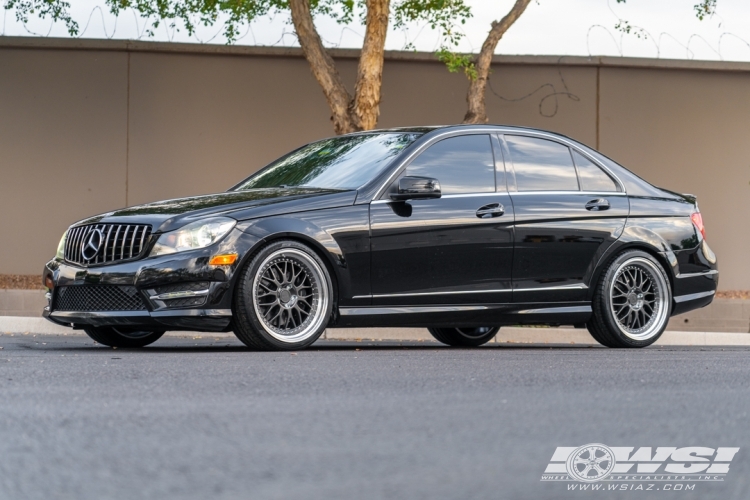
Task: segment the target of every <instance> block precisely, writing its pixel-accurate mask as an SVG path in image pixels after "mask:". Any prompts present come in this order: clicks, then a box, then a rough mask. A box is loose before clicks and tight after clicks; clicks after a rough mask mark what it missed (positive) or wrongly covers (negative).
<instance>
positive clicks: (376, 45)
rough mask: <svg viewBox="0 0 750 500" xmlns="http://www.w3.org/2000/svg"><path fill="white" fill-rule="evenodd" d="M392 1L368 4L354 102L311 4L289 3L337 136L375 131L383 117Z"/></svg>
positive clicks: (307, 1) (304, 1)
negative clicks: (381, 101)
mask: <svg viewBox="0 0 750 500" xmlns="http://www.w3.org/2000/svg"><path fill="white" fill-rule="evenodd" d="M390 3H391V1H390V0H367V1H366V5H367V25H366V31H365V40H364V43H363V45H362V52H361V55H360V58H359V67H358V69H357V83H356V85H355V88H354V98H352V97H351V95H349V92H348V91H347V90H346V87H345V86H344V84H343V83H342V81H341V77H340V76H339V73H338V71H337V70H336V63H335V62H334V61H333V59H332V58H331V56H330V55H329V54H328V52H327V51H326V49H325V47H323V42H322V41H321V39H320V35H318V32H317V31H316V29H315V24H314V23H313V18H312V13H311V11H310V0H289V7H290V9H291V11H292V22H293V23H294V29H295V31H296V32H297V38H298V39H299V43H300V46H301V47H302V51H303V52H304V54H305V58H306V59H307V62H308V63H310V69H311V70H312V73H313V76H315V79H316V80H317V81H318V83H319V84H320V86H321V88H322V89H323V94H325V96H326V100H327V101H328V106H329V107H330V108H331V120H332V121H333V129H334V131H335V132H336V134H346V133H349V132H356V131H359V130H370V129H373V128H375V125H377V123H378V117H379V115H380V90H381V86H382V82H383V56H384V51H385V36H386V32H387V31H388V16H389V14H390Z"/></svg>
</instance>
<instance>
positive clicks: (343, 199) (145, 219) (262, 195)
mask: <svg viewBox="0 0 750 500" xmlns="http://www.w3.org/2000/svg"><path fill="white" fill-rule="evenodd" d="M356 197H357V192H356V191H341V190H335V189H319V188H267V189H249V190H246V191H230V192H227V193H217V194H207V195H202V196H191V197H189V198H177V199H174V200H166V201H157V202H155V203H147V204H145V205H138V206H134V207H129V208H123V209H120V210H115V211H112V212H107V213H104V214H101V215H97V216H94V217H89V218H88V219H84V220H82V221H79V222H77V223H76V224H75V225H79V224H94V223H98V222H102V223H122V224H151V227H152V230H153V231H154V232H165V231H171V230H173V229H177V228H179V227H182V226H184V225H185V224H188V223H190V222H193V221H196V220H199V219H203V218H206V217H216V216H224V217H231V218H233V219H237V220H245V219H253V218H256V217H264V216H269V215H280V214H288V213H294V212H302V211H305V210H320V209H323V208H335V207H342V206H347V205H352V204H354V200H355V198H356Z"/></svg>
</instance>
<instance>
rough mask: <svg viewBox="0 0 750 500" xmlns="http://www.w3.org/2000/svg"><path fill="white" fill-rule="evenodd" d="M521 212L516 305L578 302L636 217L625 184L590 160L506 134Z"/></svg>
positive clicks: (547, 142)
mask: <svg viewBox="0 0 750 500" xmlns="http://www.w3.org/2000/svg"><path fill="white" fill-rule="evenodd" d="M500 139H501V144H502V145H503V148H504V151H505V152H506V154H507V158H508V159H509V160H510V161H508V162H507V163H508V164H512V171H511V168H510V166H509V169H508V170H509V172H510V173H509V184H510V186H511V193H510V195H511V198H512V199H513V206H514V208H515V218H516V220H515V251H514V260H513V301H514V302H547V301H550V302H554V301H577V300H583V299H584V298H585V297H586V290H587V288H588V286H589V285H590V279H591V275H592V272H593V270H594V266H595V265H596V263H597V262H598V260H599V258H600V257H601V255H602V254H603V253H604V252H605V251H606V249H607V248H608V247H609V246H610V245H611V244H612V243H613V242H614V241H615V240H616V239H617V238H618V237H619V234H620V233H621V232H622V230H623V228H624V226H625V222H626V219H627V217H628V212H629V203H628V199H627V196H626V195H625V193H624V192H623V190H622V188H621V187H620V185H619V183H618V182H617V181H616V180H615V179H614V178H613V177H612V176H610V175H609V174H607V173H606V172H605V171H604V170H602V169H601V168H600V167H599V166H597V165H596V164H595V163H594V162H593V161H592V160H591V159H590V158H588V157H586V156H584V155H583V154H581V152H579V151H577V150H571V148H570V147H568V145H566V144H563V143H561V142H558V141H554V140H551V139H548V138H543V137H532V136H523V135H505V136H502V137H501V138H500Z"/></svg>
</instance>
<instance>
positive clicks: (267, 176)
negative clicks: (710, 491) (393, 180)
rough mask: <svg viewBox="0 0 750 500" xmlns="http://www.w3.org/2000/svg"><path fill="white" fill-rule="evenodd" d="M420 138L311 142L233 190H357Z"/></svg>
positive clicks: (411, 135)
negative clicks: (282, 188) (293, 188)
mask: <svg viewBox="0 0 750 500" xmlns="http://www.w3.org/2000/svg"><path fill="white" fill-rule="evenodd" d="M420 135H422V134H419V133H383V134H361V135H352V136H344V137H333V138H330V139H325V140H322V141H318V142H313V143H311V144H308V145H307V146H303V147H301V148H300V149H298V150H297V151H294V152H292V153H290V154H288V155H286V156H284V157H282V158H280V159H278V160H276V161H275V162H274V163H272V164H271V165H269V166H268V167H266V168H264V169H263V170H261V171H260V172H258V173H257V174H255V175H253V176H251V177H250V178H249V179H247V180H245V181H243V182H242V183H241V184H239V185H238V186H237V187H236V188H234V189H233V190H234V191H243V190H246V189H258V188H272V187H316V188H327V189H357V188H359V187H361V186H363V185H364V184H366V183H367V182H368V181H370V180H372V179H374V178H375V177H376V176H377V175H378V174H379V173H380V172H382V171H383V169H384V168H385V167H387V166H388V164H389V163H390V162H391V161H392V160H393V159H394V158H395V157H396V156H398V154H399V153H400V152H401V151H402V150H403V149H404V148H405V147H406V146H408V145H409V144H411V143H412V142H414V141H415V140H416V139H417V138H418V137H419V136H420Z"/></svg>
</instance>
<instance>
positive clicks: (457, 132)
mask: <svg viewBox="0 0 750 500" xmlns="http://www.w3.org/2000/svg"><path fill="white" fill-rule="evenodd" d="M497 133H498V131H497V129H494V128H489V127H487V128H481V127H478V128H472V129H469V130H464V129H450V130H446V131H445V132H441V133H439V134H436V135H435V136H434V137H432V138H430V140H429V141H427V142H425V143H424V144H422V145H421V146H419V147H418V148H417V149H415V150H414V151H412V152H411V153H409V155H408V156H406V157H405V158H402V159H401V163H400V164H399V166H398V167H396V168H395V169H394V170H393V172H391V175H389V176H388V178H387V179H386V181H385V182H384V183H383V184H382V185H381V186H380V187H379V188H378V190H377V191H375V195H374V196H373V197H372V200H371V201H380V197H381V196H383V192H384V191H385V189H386V188H387V187H388V186H390V185H391V183H392V182H393V180H394V178H395V177H396V176H398V174H399V173H401V171H402V170H403V169H404V168H406V167H408V166H409V164H410V163H411V162H412V160H414V158H416V157H417V156H419V155H420V154H422V152H423V151H424V150H425V149H427V148H429V147H430V146H432V145H433V144H435V143H436V142H439V141H442V140H443V139H448V138H450V137H458V136H462V135H482V134H487V135H491V134H497ZM490 139H491V138H490ZM493 154H494V152H493ZM438 180H440V179H438ZM495 183H496V184H497V181H495ZM488 192H490V193H496V192H498V191H488ZM446 196H448V195H446Z"/></svg>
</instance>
